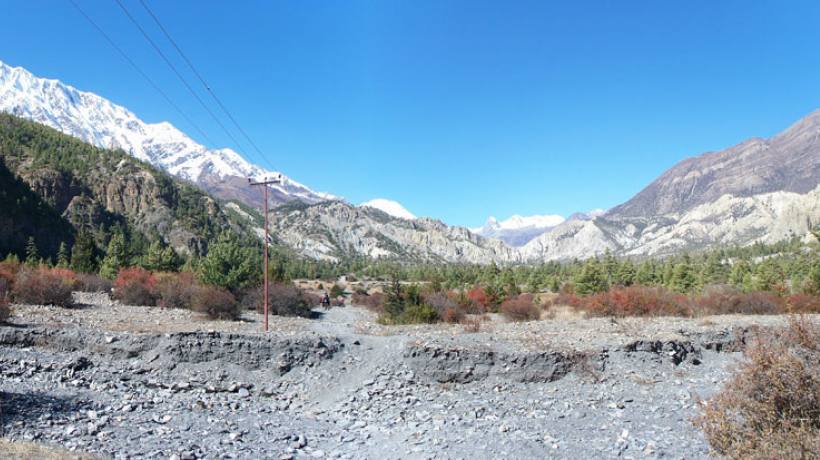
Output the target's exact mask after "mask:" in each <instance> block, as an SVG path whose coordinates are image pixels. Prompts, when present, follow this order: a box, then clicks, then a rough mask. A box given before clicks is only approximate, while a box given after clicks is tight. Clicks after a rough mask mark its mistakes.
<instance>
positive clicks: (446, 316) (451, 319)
mask: <svg viewBox="0 0 820 460" xmlns="http://www.w3.org/2000/svg"><path fill="white" fill-rule="evenodd" d="M439 316H440V318H441V320H442V321H444V322H445V323H453V324H455V323H460V322H462V321H463V320H464V318H465V317H466V315H465V314H464V312H463V311H461V309H460V308H458V307H455V308H452V307H451V308H445V309H444V311H443V312H442V313H441V314H440V315H439Z"/></svg>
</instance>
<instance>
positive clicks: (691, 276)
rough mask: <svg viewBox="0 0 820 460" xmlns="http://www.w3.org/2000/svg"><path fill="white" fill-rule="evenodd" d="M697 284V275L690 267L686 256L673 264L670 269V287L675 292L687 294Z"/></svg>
mask: <svg viewBox="0 0 820 460" xmlns="http://www.w3.org/2000/svg"><path fill="white" fill-rule="evenodd" d="M696 285H697V277H696V276H695V272H694V270H693V269H692V265H691V263H690V262H689V259H688V258H684V260H683V261H681V262H680V263H678V264H677V265H675V268H674V270H673V271H672V280H671V282H670V287H671V288H672V290H674V291H676V292H680V293H681V294H687V293H690V292H692V291H693V290H694V289H695V287H696Z"/></svg>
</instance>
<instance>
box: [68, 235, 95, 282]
mask: <svg viewBox="0 0 820 460" xmlns="http://www.w3.org/2000/svg"><path fill="white" fill-rule="evenodd" d="M95 250H96V246H95V244H94V239H93V237H92V236H91V234H90V233H88V232H87V231H81V232H80V233H79V234H78V235H77V238H76V239H75V240H74V246H72V247H71V268H73V269H74V270H75V271H78V272H83V273H93V272H96V271H97V261H96V259H95V257H94V252H95Z"/></svg>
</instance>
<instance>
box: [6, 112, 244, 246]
mask: <svg viewBox="0 0 820 460" xmlns="http://www.w3.org/2000/svg"><path fill="white" fill-rule="evenodd" d="M0 162H2V164H3V168H2V170H0V176H2V177H3V180H2V193H0V196H5V197H7V198H6V199H5V200H4V203H3V204H4V206H3V209H2V210H0V221H8V222H10V223H11V224H10V225H8V226H6V225H4V226H3V227H4V230H6V229H7V228H17V229H19V232H20V233H21V234H22V235H23V236H25V235H34V236H35V238H36V239H37V243H38V246H40V247H41V250H43V252H44V254H49V253H53V252H54V251H56V248H57V246H58V245H59V243H60V242H61V241H66V242H67V243H70V242H71V240H72V239H73V236H74V235H75V233H76V231H78V230H79V229H85V230H88V231H90V232H93V233H95V235H96V237H97V242H98V244H100V245H103V244H104V243H105V238H106V237H107V236H109V234H110V229H111V228H112V227H120V228H124V229H126V230H128V231H131V232H135V233H136V234H138V235H140V236H141V237H143V238H145V239H146V240H153V239H155V238H157V237H159V238H162V239H163V240H164V241H165V242H166V243H168V244H170V245H171V246H172V247H174V249H176V250H177V252H179V253H182V254H203V253H205V252H206V250H207V246H208V242H209V240H211V239H213V238H214V237H215V236H216V235H217V234H218V233H219V232H220V231H222V230H225V229H229V228H233V229H234V230H236V231H240V232H242V233H244V234H249V230H248V229H246V228H245V227H244V224H240V223H234V222H233V221H232V220H231V218H230V217H229V215H228V214H226V213H225V212H224V211H223V210H222V209H221V208H220V206H219V205H218V203H217V202H216V201H215V200H214V199H213V198H211V197H209V196H208V195H206V194H205V193H203V192H201V191H200V190H198V189H197V188H196V187H194V186H192V185H189V184H187V183H184V182H182V181H179V180H175V179H173V178H171V177H170V176H169V175H168V174H167V173H165V172H164V171H161V170H159V169H157V168H155V167H153V166H151V165H149V164H147V163H144V162H141V161H139V160H136V159H134V158H133V157H131V156H129V155H127V154H125V153H123V152H121V151H111V150H104V149H99V148H97V147H94V146H91V145H89V144H86V143H84V142H82V141H79V140H77V139H75V138H73V137H70V136H68V135H65V134H62V133H60V132H58V131H56V130H54V129H52V128H49V127H46V126H43V125H40V124H37V123H33V122H31V121H27V120H24V119H21V118H18V117H15V116H12V115H7V114H0ZM6 171H8V173H6ZM12 174H13V176H12ZM21 198H22V199H25V200H27V203H30V205H31V206H33V207H34V208H32V209H30V210H25V209H15V208H14V207H12V206H9V207H7V206H6V204H7V203H6V201H8V203H9V204H14V203H18V200H20V199H21ZM26 206H28V205H26ZM17 207H18V208H19V206H17ZM34 209H37V210H38V211H36V212H35V211H34ZM38 216H42V217H38ZM43 225H47V226H48V227H44V228H41V227H40V226H43ZM2 233H5V232H2ZM25 237H27V236H25ZM19 249H20V245H19V238H17V239H15V238H2V237H0V252H7V251H9V250H13V251H17V252H19Z"/></svg>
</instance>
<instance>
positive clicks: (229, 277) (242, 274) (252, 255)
mask: <svg viewBox="0 0 820 460" xmlns="http://www.w3.org/2000/svg"><path fill="white" fill-rule="evenodd" d="M198 265H199V267H198V273H199V279H200V281H202V282H203V283H205V284H212V285H214V286H219V287H223V288H226V289H228V290H231V291H233V292H236V291H238V290H240V289H243V288H245V287H248V286H250V285H252V284H255V283H256V282H258V281H259V279H260V274H259V255H258V254H257V253H256V251H255V250H254V248H252V247H248V246H242V245H241V244H240V242H239V239H238V238H237V237H236V235H234V234H233V233H231V232H227V231H226V232H222V233H221V234H220V235H219V236H218V237H217V240H216V242H214V243H213V244H211V246H210V248H209V249H208V254H207V255H206V256H205V257H203V258H202V259H200V261H199V264H198Z"/></svg>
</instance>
